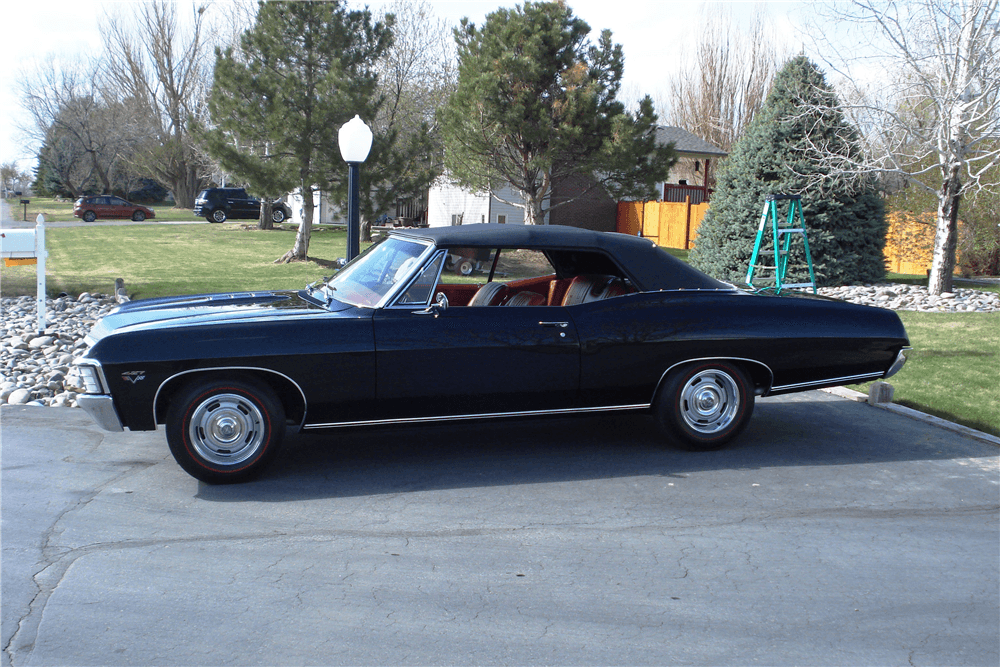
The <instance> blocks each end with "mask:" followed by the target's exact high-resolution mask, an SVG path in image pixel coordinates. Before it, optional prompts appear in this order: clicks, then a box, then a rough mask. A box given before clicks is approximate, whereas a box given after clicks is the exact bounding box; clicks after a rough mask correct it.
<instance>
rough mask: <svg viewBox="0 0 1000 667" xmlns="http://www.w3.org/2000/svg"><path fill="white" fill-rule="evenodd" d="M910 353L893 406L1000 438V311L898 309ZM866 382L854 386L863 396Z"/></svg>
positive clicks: (895, 378) (895, 383) (897, 383)
mask: <svg viewBox="0 0 1000 667" xmlns="http://www.w3.org/2000/svg"><path fill="white" fill-rule="evenodd" d="M899 317H900V319H901V320H903V324H904V325H905V326H906V333H907V334H908V335H909V337H910V345H912V346H913V350H912V351H910V352H909V353H908V354H907V361H906V365H905V366H904V367H903V370H901V371H900V372H899V374H898V375H895V376H893V377H892V378H890V379H889V380H888V382H889V383H890V384H891V385H892V386H893V387H894V388H895V395H894V397H893V402H894V403H898V404H900V405H905V406H907V407H910V408H913V409H915V410H919V411H921V412H926V413H929V414H932V415H937V416H938V417H941V418H943V419H947V420H949V421H953V422H957V423H959V424H964V425H965V426H969V427H970V428H974V429H977V430H980V431H984V432H986V433H992V434H993V435H997V436H1000V313H918V312H912V311H900V312H899ZM869 386H870V383H868V384H863V385H855V386H852V387H851V388H852V389H857V390H858V391H862V392H865V393H867V392H868V387H869Z"/></svg>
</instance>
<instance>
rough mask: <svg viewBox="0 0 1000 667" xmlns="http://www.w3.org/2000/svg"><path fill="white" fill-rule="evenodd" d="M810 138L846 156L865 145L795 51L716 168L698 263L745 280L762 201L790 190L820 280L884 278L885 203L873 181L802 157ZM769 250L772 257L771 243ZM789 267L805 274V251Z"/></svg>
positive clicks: (800, 277)
mask: <svg viewBox="0 0 1000 667" xmlns="http://www.w3.org/2000/svg"><path fill="white" fill-rule="evenodd" d="M816 109H823V110H824V111H815V110H816ZM809 142H815V143H819V142H822V143H823V144H824V145H826V146H827V147H828V148H832V149H833V150H834V151H840V152H844V153H845V154H856V153H858V152H860V150H861V149H860V144H859V135H858V132H857V130H856V129H855V128H854V127H852V126H851V125H850V124H849V123H848V122H847V121H846V119H845V118H844V116H843V114H842V113H841V111H840V110H839V102H838V100H837V96H836V94H835V93H834V92H833V90H832V89H831V88H830V86H828V85H827V83H826V80H825V77H824V76H823V73H822V72H821V71H820V70H819V68H818V67H817V66H816V65H815V64H814V63H812V62H811V61H810V60H809V59H808V58H806V57H805V56H797V57H795V58H793V59H792V60H790V61H789V62H788V63H786V64H785V66H784V67H783V68H782V70H781V71H780V72H779V73H778V75H777V76H776V77H775V80H774V85H773V86H772V88H771V92H770V93H769V94H768V97H767V100H766V101H765V103H764V106H763V108H762V109H761V110H760V112H759V113H758V114H757V115H756V116H755V117H754V119H753V121H752V122H751V124H750V126H749V127H748V128H747V131H746V133H745V134H744V135H743V137H741V138H740V139H739V141H737V142H736V144H735V145H734V146H733V150H732V153H731V154H730V155H729V157H728V158H727V159H726V162H725V164H724V165H723V166H722V168H721V169H720V170H719V173H718V174H717V180H716V186H717V187H716V190H715V192H714V193H713V195H712V202H711V207H710V208H709V210H708V212H707V213H706V215H705V219H704V220H703V221H702V224H701V226H700V227H699V229H698V239H697V241H696V243H695V248H694V250H693V251H692V253H691V263H692V264H693V265H694V266H696V267H697V268H699V269H701V270H702V271H705V272H706V273H708V274H710V275H712V276H714V277H716V278H719V279H721V280H727V281H729V282H733V283H735V284H739V285H742V284H743V283H744V279H745V278H746V272H747V268H748V265H749V262H750V256H751V254H752V252H753V245H754V238H755V236H756V233H757V225H758V223H759V222H760V215H761V211H762V209H763V206H764V201H765V197H766V196H767V195H768V194H772V193H784V194H800V195H802V209H803V214H804V217H805V223H806V229H807V233H808V236H809V248H810V251H811V254H812V259H813V264H814V268H815V273H816V282H817V284H818V285H841V284H852V283H868V282H873V281H876V280H879V279H880V278H882V277H883V276H884V275H885V266H884V260H883V257H882V249H883V247H884V245H885V232H886V223H885V207H884V204H883V202H882V199H881V197H880V196H879V194H878V192H877V190H876V189H875V184H874V183H873V182H872V181H871V180H859V179H858V178H857V177H849V176H845V175H839V174H827V173H825V172H824V171H823V167H821V166H819V165H818V164H815V163H810V162H809V161H808V160H807V159H806V158H805V155H806V148H807V145H808V144H809ZM781 213H782V214H784V209H782V210H781ZM768 236H769V235H768ZM765 238H767V237H765ZM792 245H793V248H801V244H796V243H793V244H792ZM769 250H770V252H771V253H773V246H769ZM762 252H763V249H762ZM767 256H773V254H771V255H768V254H764V257H767ZM789 266H790V268H789V273H788V275H787V276H786V280H789V281H793V282H800V281H807V280H808V272H807V270H806V268H805V259H804V257H802V256H801V252H799V256H798V257H796V253H795V252H793V256H792V259H791V260H790V262H789ZM755 275H757V274H756V273H755ZM765 275H768V274H765ZM769 276H773V274H769ZM754 282H755V283H756V280H755V281H754Z"/></svg>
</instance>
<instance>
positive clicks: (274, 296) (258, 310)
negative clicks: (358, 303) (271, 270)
mask: <svg viewBox="0 0 1000 667" xmlns="http://www.w3.org/2000/svg"><path fill="white" fill-rule="evenodd" d="M349 308H350V306H348V305H346V304H342V303H340V302H338V301H334V302H332V303H331V305H330V306H329V307H327V306H325V305H324V304H322V303H321V302H319V301H318V300H316V299H311V298H309V297H308V296H307V295H306V292H304V291H301V292H294V291H281V292H232V293H225V294H196V295H193V296H181V297H163V298H157V299H142V300H140V301H129V302H128V303H124V304H122V305H121V306H118V307H117V308H115V309H114V310H112V311H111V313H109V314H108V315H106V316H105V317H104V318H103V319H101V320H100V321H98V322H97V324H95V325H94V328H93V329H91V331H90V334H88V336H87V342H88V343H89V344H90V345H93V344H94V343H96V342H97V341H99V340H101V339H102V338H105V337H107V336H109V335H111V334H118V333H125V332H128V331H146V330H150V329H160V328H174V327H181V326H211V325H219V324H234V323H241V322H251V321H261V320H268V321H273V320H275V319H285V318H290V317H313V316H315V315H317V314H322V313H331V312H338V311H343V310H347V309H349Z"/></svg>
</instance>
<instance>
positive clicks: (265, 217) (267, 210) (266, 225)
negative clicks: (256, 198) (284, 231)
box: [257, 198, 274, 229]
mask: <svg viewBox="0 0 1000 667" xmlns="http://www.w3.org/2000/svg"><path fill="white" fill-rule="evenodd" d="M272 211H274V204H273V203H272V202H271V200H270V199H267V198H265V199H261V200H260V219H259V220H258V221H257V229H274V219H273V218H272V217H271V213H272Z"/></svg>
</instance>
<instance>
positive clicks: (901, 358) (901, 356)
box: [882, 347, 913, 379]
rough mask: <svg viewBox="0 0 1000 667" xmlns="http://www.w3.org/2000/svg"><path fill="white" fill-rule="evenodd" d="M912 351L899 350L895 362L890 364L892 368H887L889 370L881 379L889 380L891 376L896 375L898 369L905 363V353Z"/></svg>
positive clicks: (907, 348) (905, 348)
mask: <svg viewBox="0 0 1000 667" xmlns="http://www.w3.org/2000/svg"><path fill="white" fill-rule="evenodd" d="M912 349H913V348H912V347H904V348H903V349H902V350H900V351H899V354H897V355H896V359H895V361H893V362H892V366H889V370H887V371H886V372H885V375H883V376H882V378H883V379H885V378H891V377H892V376H893V375H895V374H896V373H898V372H899V369H900V368H902V367H903V364H905V363H906V352H909V351H910V350H912Z"/></svg>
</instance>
